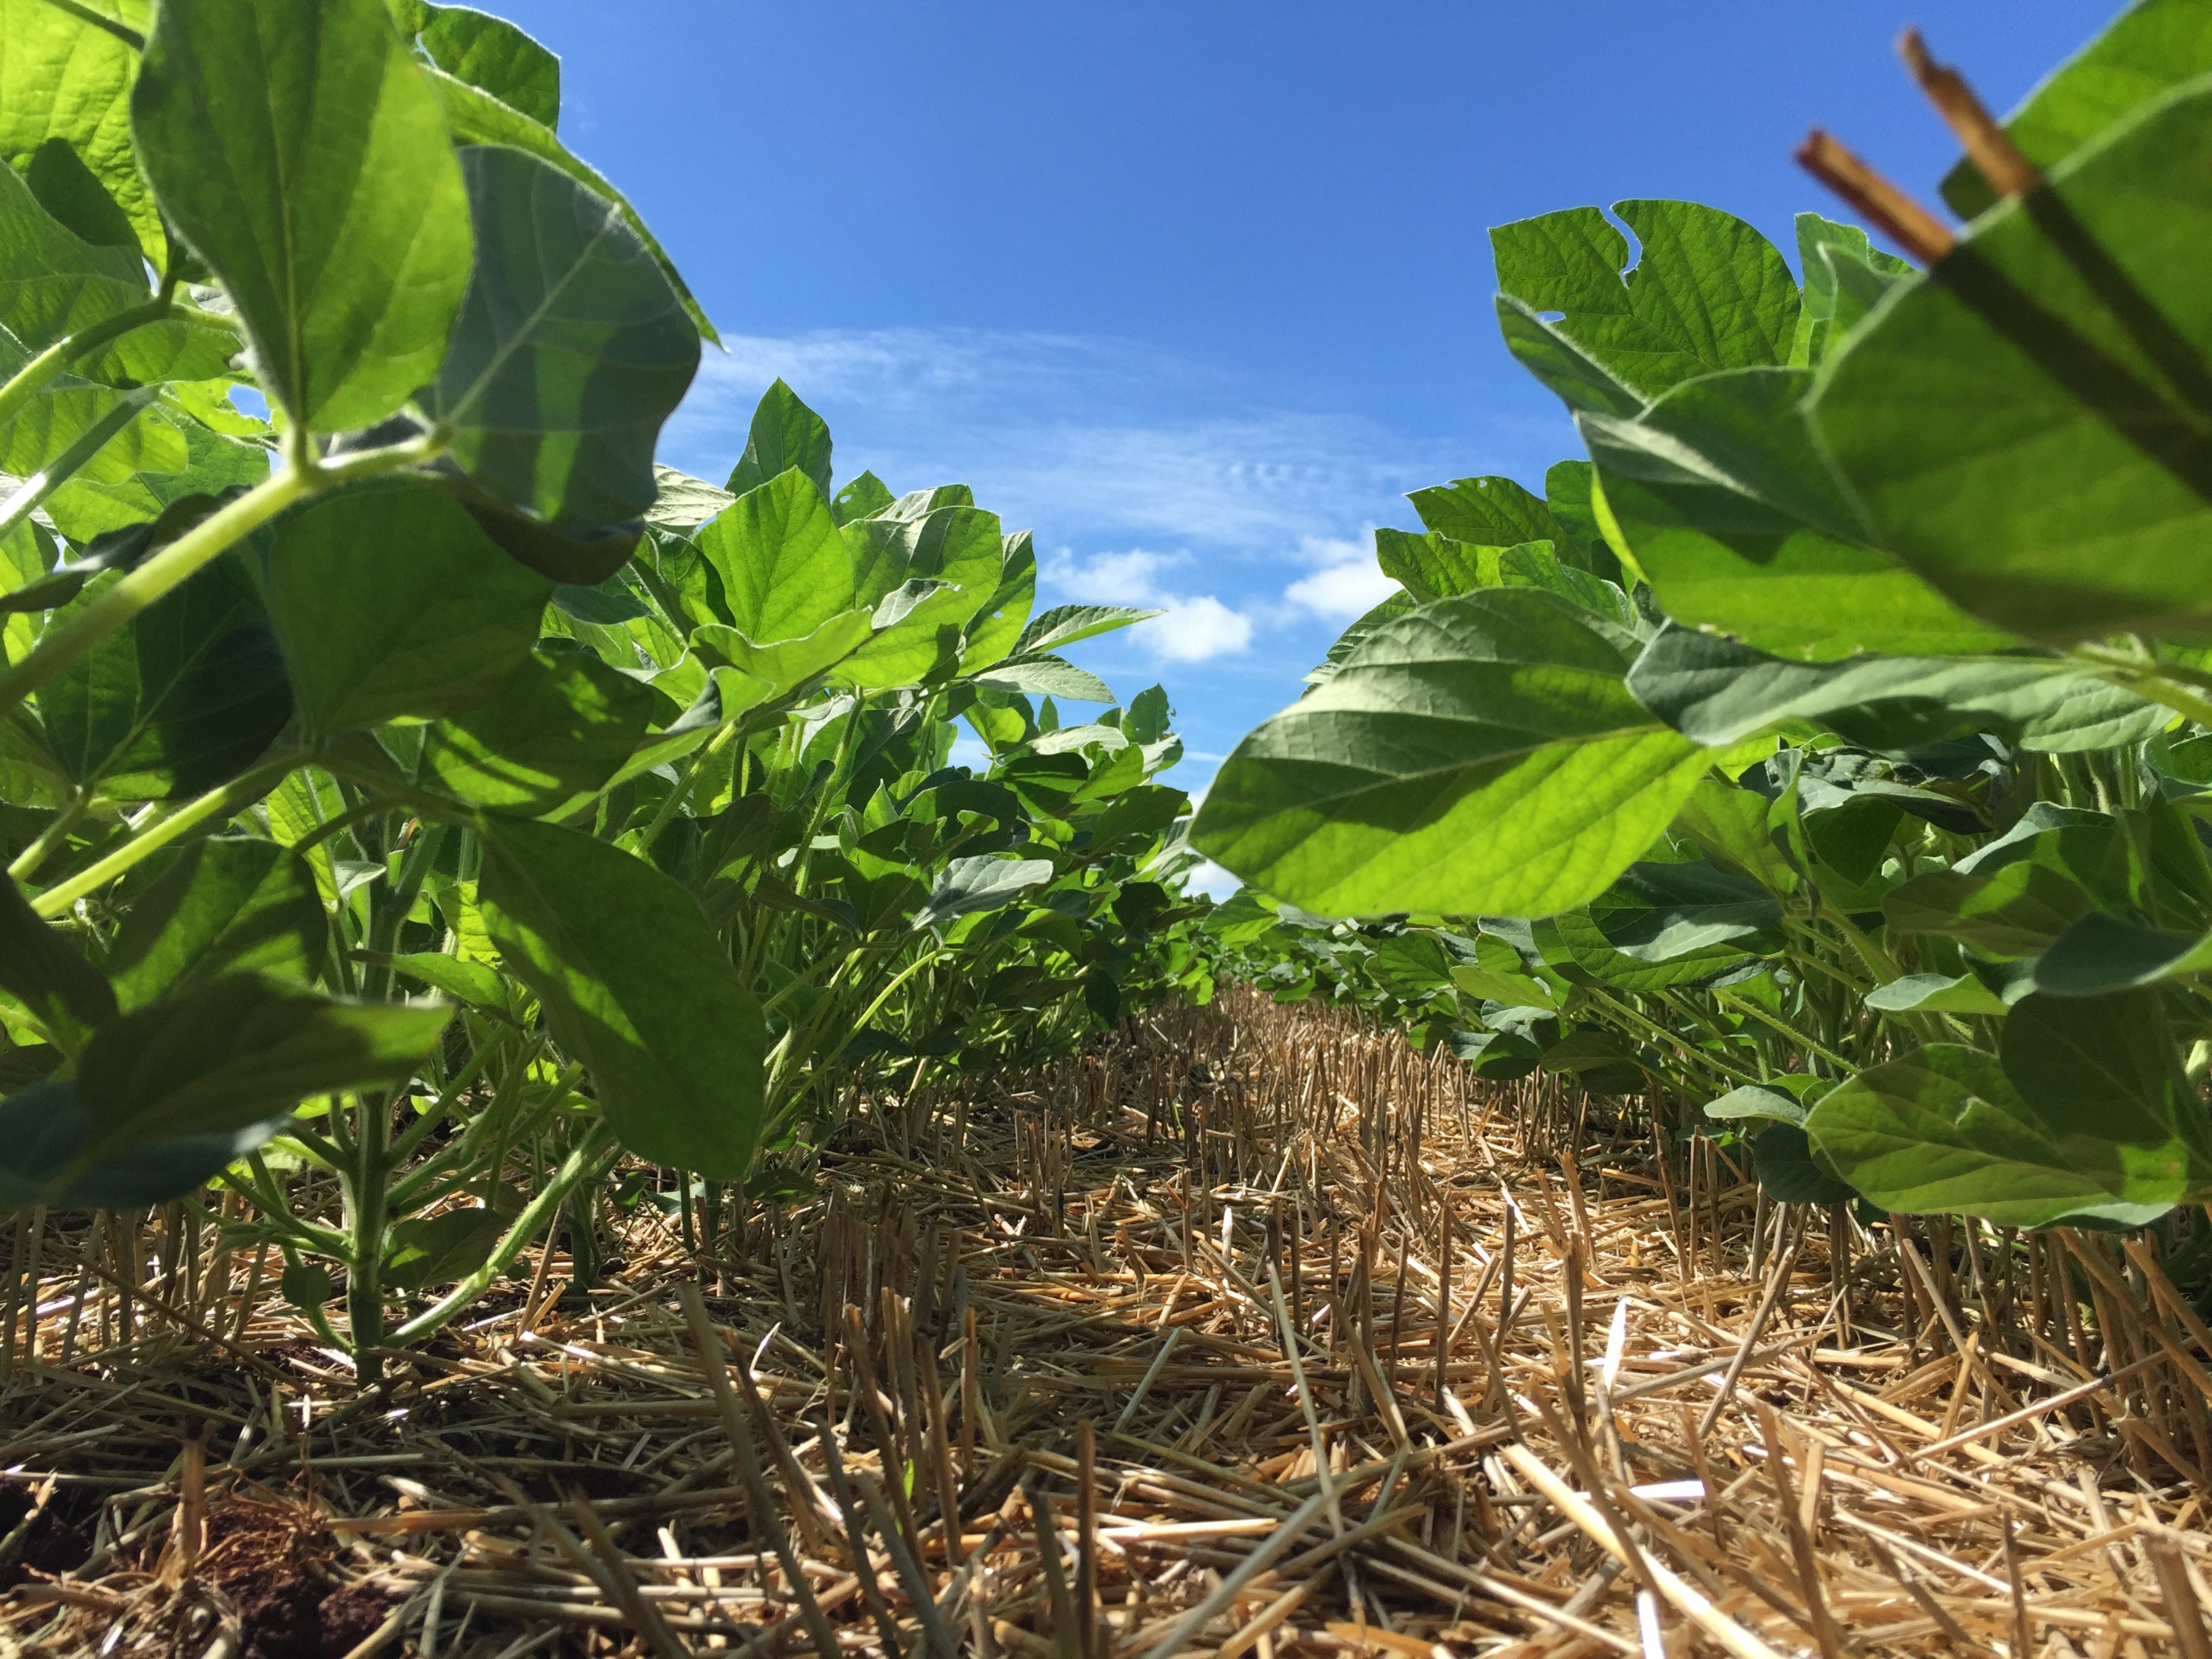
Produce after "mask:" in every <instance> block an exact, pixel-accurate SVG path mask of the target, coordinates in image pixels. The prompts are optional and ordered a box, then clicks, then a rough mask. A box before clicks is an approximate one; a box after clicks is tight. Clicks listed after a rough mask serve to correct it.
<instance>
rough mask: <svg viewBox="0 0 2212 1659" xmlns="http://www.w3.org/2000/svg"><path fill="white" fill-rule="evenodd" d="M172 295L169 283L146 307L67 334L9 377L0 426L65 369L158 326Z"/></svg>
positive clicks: (0, 396) (0, 392) (0, 395)
mask: <svg viewBox="0 0 2212 1659" xmlns="http://www.w3.org/2000/svg"><path fill="white" fill-rule="evenodd" d="M170 295H171V289H170V287H169V286H168V285H166V284H165V285H164V286H163V288H162V289H161V292H160V293H159V294H157V295H155V296H154V297H153V298H152V299H150V300H149V301H146V302H145V303H144V304H143V305H136V306H132V307H130V308H129V309H128V310H126V311H118V312H117V313H115V314H114V315H113V316H112V317H109V318H106V319H102V320H101V321H100V322H97V323H94V324H93V325H91V326H90V327H88V328H81V329H79V330H78V331H76V333H74V334H65V335H64V336H63V337H61V338H60V339H58V340H57V341H55V342H54V343H52V345H50V346H48V347H47V348H46V349H45V350H44V351H41V352H40V354H39V355H38V356H35V357H33V358H32V359H31V361H30V362H27V363H25V364H24V365H23V366H22V368H19V369H17V370H16V371H15V374H11V375H10V376H9V378H8V382H7V384H6V385H5V386H0V425H5V424H6V423H7V422H9V421H12V420H13V419H15V416H16V414H17V413H18V412H19V411H20V410H21V409H22V407H23V405H24V404H27V403H28V402H30V401H31V399H32V398H35V397H37V396H38V395H39V393H40V392H43V391H44V390H45V389H46V387H47V386H51V385H52V384H53V382H54V380H56V379H57V378H58V376H59V375H60V374H61V373H62V372H63V371H64V369H66V368H68V367H69V366H70V364H71V363H73V362H76V360H77V359H78V358H80V357H82V356H84V355H85V354H86V353H88V352H90V351H96V350H98V349H100V347H101V346H104V345H106V343H108V342H109V341H111V340H115V339H119V338H121V337H123V336H124V335H125V334H128V333H129V332H131V330H132V329H134V328H138V327H142V326H143V325H145V324H148V323H158V322H160V321H161V320H162V319H165V318H167V316H168V315H169V312H170Z"/></svg>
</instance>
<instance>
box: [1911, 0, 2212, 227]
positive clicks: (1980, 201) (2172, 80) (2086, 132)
mask: <svg viewBox="0 0 2212 1659" xmlns="http://www.w3.org/2000/svg"><path fill="white" fill-rule="evenodd" d="M2208 72H2212V19H2208V18H2207V17H2206V15H2205V13H2204V9H2203V7H2202V6H2200V5H2198V4H2197V3H2196V0H2136V3H2135V4H2133V5H2130V6H2129V7H2128V8H2127V9H2125V10H2124V11H2122V12H2121V13H2120V14H2119V15H2118V16H2117V17H2115V18H2114V19H2113V20H2112V22H2111V24H2110V25H2109V26H2107V27H2106V29H2105V32H2104V33H2101V34H2100V35H2099V36H2098V37H2097V38H2096V39H2095V40H2092V41H2091V42H2090V43H2089V44H2088V45H2087V46H2084V47H2083V48H2082V49H2081V51H2080V52H2077V53H2075V55H2074V57H2072V58H2069V60H2068V61H2067V62H2066V63H2064V64H2061V65H2060V66H2059V67H2058V69H2057V70H2056V71H2055V72H2054V73H2052V74H2051V75H2050V76H2047V77H2046V78H2045V80H2044V81H2043V82H2042V84H2040V85H2039V86H2038V87H2037V88H2035V90H2034V91H2033V92H2032V93H2030V94H2028V96H2027V101H2026V102H2025V103H2023V104H2022V105H2021V106H2020V107H2019V108H2018V109H2016V110H2015V111H2014V112H2012V113H2011V114H2010V115H2008V116H2007V117H2006V118H2005V121H2004V127H2005V131H2006V132H2007V133H2008V135H2010V137H2011V138H2012V141H2013V143H2015V144H2016V145H2018V146H2019V148H2020V151H2021V154H2022V155H2025V156H2027V159H2028V160H2029V161H2032V162H2033V163H2034V164H2035V165H2036V166H2037V167H2051V165H2052V164H2053V163H2054V162H2057V161H2063V159H2065V157H2066V156H2068V155H2071V154H2072V153H2073V152H2074V150H2075V149H2077V148H2079V147H2080V146H2081V145H2082V144H2084V143H2087V142H2088V141H2089V140H2090V139H2092V138H2093V137H2096V136H2097V135H2098V134H2099V133H2100V132H2103V131H2105V130H2106V128H2107V127H2110V126H2111V125H2112V124H2113V123H2114V122H2116V121H2118V119H2119V118H2121V117H2122V116H2124V115H2126V114H2128V113H2129V112H2131V111H2133V110H2135V109H2137V108H2139V107H2140V106H2142V105H2143V104H2145V103H2147V102H2148V101H2149V100H2152V99H2154V98H2156V97H2157V96H2158V95H2159V94H2160V93H2162V92H2165V91H2166V89H2167V88H2172V87H2176V86H2179V85H2180V84H2181V83H2182V82H2185V81H2191V80H2194V79H2195V78H2196V77H2197V76H2200V75H2203V74H2206V73H2208ZM1943 199H1944V200H1945V201H1946V202H1948V203H1949V204H1951V207H1952V210H1954V212H1956V213H1957V214H1958V216H1960V218H1962V219H1970V218H1972V217H1973V216H1975V215H1976V214H1978V213H1981V212H1983V211H1984V210H1987V209H1988V208H1990V206H1991V205H1993V204H1995V203H1996V192H1995V191H1992V190H1991V189H1990V186H1989V182H1988V180H1986V179H1984V178H1983V177H1982V175H1981V173H1980V171H1979V170H1978V168H1976V167H1975V166H1974V164H1973V162H1972V161H1970V160H1965V159H1961V160H1960V162H1959V164H1958V166H1956V167H1954V168H1952V169H1951V171H1950V173H1948V175H1947V176H1946V177H1945V178H1944V180H1943Z"/></svg>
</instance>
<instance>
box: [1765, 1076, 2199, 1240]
mask: <svg viewBox="0 0 2212 1659" xmlns="http://www.w3.org/2000/svg"><path fill="white" fill-rule="evenodd" d="M1807 1129H1808V1133H1809V1134H1810V1135H1811V1137H1812V1139H1813V1142H1814V1145H1815V1146H1819V1147H1820V1151H1821V1152H1822V1154H1823V1155H1824V1156H1826V1158H1827V1159H1828V1161H1829V1162H1830V1163H1831V1164H1833V1165H1834V1166H1835V1167H1836V1169H1837V1170H1838V1171H1839V1172H1840V1173H1841V1174H1842V1176H1844V1179H1845V1180H1847V1181H1849V1182H1850V1183H1851V1185H1852V1186H1853V1187H1855V1188H1857V1189H1858V1190H1859V1191H1860V1192H1861V1193H1863V1194H1865V1195H1866V1196H1867V1198H1869V1200H1872V1201H1873V1202H1874V1203H1875V1204H1878V1205H1880V1206H1881V1207H1882V1208H1884V1209H1887V1210H1895V1211H1900V1212H1906V1213H1911V1214H1928V1213H1932V1212H1938V1211H1944V1210H1965V1211H1966V1212H1969V1213H1971V1214H1974V1215H1978V1216H1982V1217H1984V1218H1987V1219H1989V1220H1991V1221H1996V1222H1998V1223H2001V1224H2002V1225H2008V1226H2016V1227H2038V1226H2044V1225H2048V1224H2050V1223H2051V1222H2054V1221H2061V1220H2065V1219H2067V1218H2075V1217H2094V1218H2101V1219H2105V1220H2111V1221H2118V1222H2123V1223H2126V1224H2130V1225H2138V1226H2139V1225H2142V1224H2143V1223H2145V1222H2147V1221H2150V1220H2153V1219H2155V1218H2157V1217H2158V1216H2159V1215H2160V1214H2163V1213H2164V1212H2165V1211H2166V1209H2167V1208H2169V1207H2170V1201H2169V1200H2165V1199H2162V1198H2160V1197H2158V1196H2156V1195H2154V1194H2150V1193H2132V1192H2127V1193H2121V1194H2114V1193H2112V1192H2110V1191H2108V1190H2106V1188H2105V1187H2104V1186H2103V1185H2102V1184H2101V1183H2100V1182H2099V1181H2098V1180H2097V1179H2096V1177H2095V1176H2093V1175H2092V1174H2091V1173H2089V1172H2088V1171H2087V1170H2081V1169H2078V1168H2076V1167H2075V1165H2074V1164H2073V1163H2072V1162H2071V1160H2069V1158H2068V1157H2067V1154H2066V1152H2065V1151H2064V1149H2063V1148H2062V1147H2061V1146H2059V1144H2058V1142H2057V1139H2056V1138H2055V1137H2054V1136H2053V1135H2052V1133H2051V1130H2050V1129H2049V1127H2047V1126H2045V1124H2044V1123H2043V1121H2041V1119H2040V1118H2039V1116H2038V1115H2036V1113H2035V1112H2034V1111H2033V1109H2031V1108H2030V1107H2029V1106H2028V1104H2027V1102H2026V1101H2024V1100H2023V1099H2021V1095H2020V1091H2019V1090H2018V1089H2017V1088H2016V1087H2015V1086H2014V1085H2013V1082H2012V1080H2011V1079H2009V1078H2008V1077H2007V1076H2006V1075H2005V1073H2004V1069H2003V1067H2002V1066H2001V1065H2000V1064H1999V1063H1998V1060H1997V1059H1996V1056H1995V1055H1994V1054H1984V1053H1982V1052H1980V1051H1979V1050H1978V1049H1974V1048H1965V1047H1962V1046H1960V1045H1959V1044H1955V1043H1948V1042H1931V1043H1929V1044H1928V1045H1927V1046H1926V1047H1925V1048H1919V1049H1917V1050H1915V1051H1914V1052H1913V1053H1912V1054H1909V1055H1907V1056H1906V1057H1905V1058H1904V1059H1903V1060H1891V1061H1889V1062H1888V1063H1887V1064H1885V1065H1881V1066H1871V1067H1869V1069H1867V1070H1866V1071H1863V1072H1861V1073H1859V1074H1858V1075H1857V1076H1856V1077H1854V1078H1852V1079H1850V1080H1849V1081H1848V1082H1845V1083H1844V1084H1842V1085H1839V1086H1838V1087H1837V1088H1836V1089H1835V1090H1833V1091H1831V1092H1830V1093H1829V1094H1828V1095H1826V1097H1823V1098H1822V1100H1821V1101H1820V1104H1818V1105H1817V1106H1815V1107H1814V1109H1813V1113H1812V1115H1811V1117H1810V1118H1809V1119H1808V1122H1807Z"/></svg>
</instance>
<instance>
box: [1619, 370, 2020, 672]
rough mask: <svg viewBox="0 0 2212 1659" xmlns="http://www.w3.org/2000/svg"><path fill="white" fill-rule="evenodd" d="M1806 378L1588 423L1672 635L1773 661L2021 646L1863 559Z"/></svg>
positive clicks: (1715, 384)
mask: <svg viewBox="0 0 2212 1659" xmlns="http://www.w3.org/2000/svg"><path fill="white" fill-rule="evenodd" d="M1812 384H1813V376H1812V374H1811V373H1810V372H1809V371H1808V370H1806V369H1802V368H1745V369H1738V370H1735V371H1734V372H1732V373H1729V374H1712V375H1708V376H1705V378H1703V379H1701V380H1692V381H1690V382H1688V383H1687V384H1685V385H1682V386H1676V387H1674V388H1673V389H1672V390H1671V391H1669V392H1667V393H1665V395H1663V396H1662V397H1661V398H1658V399H1657V401H1656V402H1655V403H1653V404H1651V405H1650V407H1649V408H1648V409H1645V410H1643V411H1642V413H1641V414H1640V415H1639V416H1638V417H1637V418H1636V419H1634V420H1623V419H1620V418H1619V417H1617V416H1610V415H1605V414H1601V413H1585V414H1583V416H1581V417H1580V418H1579V420H1578V422H1577V424H1578V425H1579V427H1580V428H1581V430H1582V434H1583V440H1584V441H1585V442H1586V443H1588V445H1589V451H1590V457H1591V459H1592V460H1593V461H1595V464H1596V466H1597V472H1598V477H1599V479H1600V480H1601V483H1602V486H1603V489H1604V492H1605V503H1606V507H1607V511H1608V512H1609V513H1610V514H1611V515H1612V519H1613V524H1614V526H1615V528H1616V530H1617V531H1618V532H1619V533H1620V535H1621V536H1622V537H1623V538H1625V539H1626V542H1627V544H1628V547H1629V549H1630V550H1631V551H1632V553H1633V554H1634V555H1635V557H1636V562H1637V563H1638V566H1640V567H1641V568H1642V569H1643V571H1644V575H1645V577H1646V578H1647V579H1648V580H1650V583H1651V586H1652V589H1653V591H1654V592H1656V594H1657V595H1658V599H1659V602H1660V604H1661V605H1662V606H1663V607H1664V608H1665V610H1666V611H1667V613H1668V615H1669V616H1671V617H1674V619H1675V620H1676V621H1678V622H1680V623H1686V624H1693V625H1710V626H1712V627H1715V628H1718V629H1724V630H1725V631H1727V632H1729V633H1731V634H1735V635H1738V636H1740V637H1741V638H1743V639H1745V640H1747V641H1749V642H1750V643H1752V644H1753V645H1755V646H1758V647H1760V648H1762V649H1764V650H1768V651H1772V652H1775V653H1778V654H1780V655H1784V656H1793V657H1812V658H1820V659H1825V658H1832V657H1838V656H1843V655H1845V654H1847V653H1850V652H1854V651H1917V652H1939V651H1973V650H1990V649H1996V648H2001V647H2004V646H2007V645H2010V644H2015V643H2017V641H2015V640H2013V639H2012V638H2011V637H2010V636H2009V635H2005V634H2003V633H2002V632H1999V631H1997V630H1996V629H1990V628H1988V627H1986V626H1984V625H1983V624H1981V623H1977V622H1975V621H1974V620H1972V618H1971V617H1967V616H1965V615H1962V614H1961V613H1960V611H1959V609H1958V608H1957V607H1956V606H1955V605H1953V604H1952V603H1951V602H1950V601H1949V600H1948V599H1945V598H1944V597H1943V596H1942V594H1941V593H1939V592H1936V590H1935V589H1934V588H1932V587H1930V586H1929V585H1928V584H1927V582H1925V581H1923V580H1922V579H1921V578H1920V577H1918V576H1917V575H1915V574H1913V573H1912V572H1911V571H1910V570H1907V569H1906V568H1904V567H1903V566H1902V565H1900V564H1899V562H1897V560H1896V559H1895V558H1893V557H1892V556H1890V555H1889V554H1888V553H1887V552H1885V551H1882V550H1881V549H1879V548H1877V547H1875V546H1873V545H1870V544H1869V537H1868V535H1867V532H1866V529H1865V527H1864V526H1863V525H1862V524H1861V523H1860V521H1859V518H1858V515H1857V512H1856V510H1855V509H1854V508H1853V507H1851V506H1850V502H1849V501H1847V500H1846V499H1845V498H1844V495H1843V494H1842V493H1841V491H1840V490H1839V489H1838V487H1837V485H1836V483H1835V480H1834V478H1833V477H1832V476H1831V474H1830V472H1829V470H1828V466H1827V464H1826V462H1825V461H1824V460H1823V459H1821V457H1820V453H1818V451H1817V450H1816V448H1815V447H1814V442H1813V438H1812V433H1811V431H1810V429H1809V428H1808V426H1807V423H1806V420H1805V416H1804V412H1803V409H1802V400H1803V398H1804V397H1805V394H1806V392H1808V389H1809V388H1810V387H1811V386H1812Z"/></svg>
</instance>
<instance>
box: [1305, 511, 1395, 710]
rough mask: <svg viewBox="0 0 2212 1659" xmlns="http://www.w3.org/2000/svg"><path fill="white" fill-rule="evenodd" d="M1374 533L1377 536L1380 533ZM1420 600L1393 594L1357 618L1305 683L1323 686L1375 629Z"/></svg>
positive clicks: (1337, 638)
mask: <svg viewBox="0 0 2212 1659" xmlns="http://www.w3.org/2000/svg"><path fill="white" fill-rule="evenodd" d="M1376 533H1377V534H1378V535H1379V534H1380V533H1381V532H1376ZM1419 603H1420V601H1419V600H1418V599H1415V598H1414V597H1413V595H1412V594H1411V593H1403V592H1401V593H1393V594H1392V595H1391V596H1390V597H1389V599H1385V600H1383V603H1382V604H1380V605H1376V607H1375V608H1374V609H1373V610H1372V611H1368V612H1367V613H1366V614H1365V615H1364V616H1363V617H1359V618H1358V619H1357V620H1356V621H1354V622H1353V623H1352V625H1351V626H1350V627H1349V628H1347V629H1345V630H1344V632H1343V633H1341V634H1340V635H1337V636H1336V643H1335V644H1334V645H1332V646H1330V647H1329V648H1328V655H1327V656H1325V657H1323V658H1322V659H1321V661H1320V662H1318V663H1316V665H1314V666H1313V667H1312V668H1310V669H1309V670H1307V671H1306V675H1305V681H1306V684H1309V685H1322V684H1327V683H1328V681H1329V680H1332V679H1334V678H1336V675H1337V673H1338V671H1340V670H1341V669H1342V668H1343V666H1344V665H1345V664H1346V663H1347V662H1349V661H1350V660H1351V659H1352V653H1354V652H1356V651H1358V649H1359V647H1361V646H1363V645H1364V644H1366V643H1367V641H1368V640H1369V639H1370V637H1371V636H1372V635H1374V633H1375V630H1376V629H1379V628H1381V627H1382V626H1383V624H1384V623H1388V622H1389V621H1391V620H1392V619H1394V618H1395V617H1402V616H1404V615H1405V614H1406V613H1407V611H1411V610H1413V609H1414V608H1415V606H1417V605H1419Z"/></svg>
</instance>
